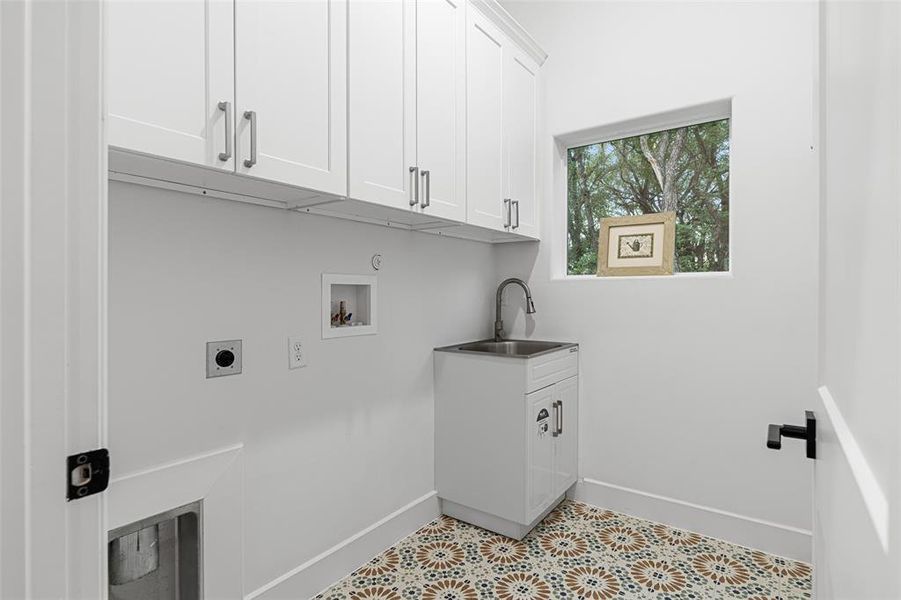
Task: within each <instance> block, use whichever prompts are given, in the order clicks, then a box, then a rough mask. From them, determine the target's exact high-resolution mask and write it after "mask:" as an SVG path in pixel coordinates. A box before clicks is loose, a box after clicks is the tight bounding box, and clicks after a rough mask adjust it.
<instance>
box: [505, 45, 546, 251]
mask: <svg viewBox="0 0 901 600" xmlns="http://www.w3.org/2000/svg"><path fill="white" fill-rule="evenodd" d="M505 50H506V52H505V59H504V157H505V164H504V172H505V174H506V176H507V182H506V186H505V188H506V193H505V197H507V198H510V200H511V202H512V217H511V223H510V231H514V232H516V233H520V234H523V235H529V236H534V235H537V233H538V214H537V213H538V204H537V198H536V193H537V189H538V186H537V181H536V177H537V173H538V165H537V163H536V155H535V146H536V143H537V139H536V135H537V133H536V127H537V121H536V119H537V93H538V86H537V74H538V66H537V65H536V64H535V63H534V62H533V61H532V60H531V59H529V58H528V57H527V56H526V55H525V53H524V52H522V51H521V50H519V49H518V48H517V47H516V46H514V45H512V44H508V45H507V47H506V48H505Z"/></svg>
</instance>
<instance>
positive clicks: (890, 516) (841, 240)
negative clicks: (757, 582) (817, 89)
mask: <svg viewBox="0 0 901 600" xmlns="http://www.w3.org/2000/svg"><path fill="white" fill-rule="evenodd" d="M820 10H821V11H823V13H822V14H821V20H820V22H821V24H822V27H823V29H822V30H821V35H822V40H821V44H820V48H821V71H820V73H821V77H822V87H821V93H822V94H823V95H822V97H821V113H820V118H821V127H820V131H821V133H822V134H823V136H822V138H821V140H822V142H823V143H824V144H825V145H824V147H823V148H821V153H822V154H821V162H820V166H821V169H822V180H821V181H822V188H821V189H822V193H823V199H822V206H823V211H822V215H821V221H820V223H821V227H822V230H821V240H823V243H822V244H821V252H822V254H821V261H822V265H821V270H820V273H821V284H820V291H821V306H820V327H821V329H820V335H819V341H820V357H821V362H820V383H821V386H822V387H820V389H819V396H820V406H819V407H817V408H816V413H817V429H818V432H817V440H818V444H817V446H818V447H817V459H816V460H815V461H813V464H814V551H813V557H814V581H815V592H816V597H817V598H819V599H820V600H828V599H832V598H837V599H844V598H849V599H850V598H854V599H876V598H878V599H884V598H901V568H899V565H901V543H899V542H901V486H899V478H901V446H899V440H901V403H899V398H901V389H899V365H901V283H899V275H898V274H899V273H901V245H899V232H901V214H899V212H901V202H899V189H901V170H899V169H898V165H899V164H901V141H899V140H901V45H899V40H901V5H899V4H897V3H867V2H841V1H834V0H829V1H828V2H825V3H823V4H821V5H820ZM800 417H801V416H800V415H799V419H800ZM786 450H788V451H791V452H801V451H802V450H801V449H800V448H799V447H798V445H797V444H796V443H793V441H792V440H788V441H786V442H784V443H783V447H782V452H786Z"/></svg>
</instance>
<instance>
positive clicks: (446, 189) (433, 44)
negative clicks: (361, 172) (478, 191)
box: [416, 0, 466, 221]
mask: <svg viewBox="0 0 901 600" xmlns="http://www.w3.org/2000/svg"><path fill="white" fill-rule="evenodd" d="M416 21H417V27H416V72H417V78H416V89H417V92H416V112H417V119H416V135H417V142H416V155H417V162H418V164H419V168H420V170H421V175H420V176H421V177H422V179H420V182H421V183H422V184H423V188H422V189H421V190H420V194H421V196H420V197H421V201H420V206H421V209H420V210H421V211H422V212H423V213H426V214H434V215H437V216H439V217H445V218H448V219H455V220H458V221H463V220H465V219H466V179H465V172H466V145H465V139H466V112H465V111H466V0H419V2H418V3H417V10H416ZM425 171H427V172H428V175H427V176H428V185H427V186H425V184H426V180H425V175H423V174H422V173H423V172H425ZM426 187H427V188H428V189H427V190H426ZM426 192H428V198H426ZM426 204H428V206H426Z"/></svg>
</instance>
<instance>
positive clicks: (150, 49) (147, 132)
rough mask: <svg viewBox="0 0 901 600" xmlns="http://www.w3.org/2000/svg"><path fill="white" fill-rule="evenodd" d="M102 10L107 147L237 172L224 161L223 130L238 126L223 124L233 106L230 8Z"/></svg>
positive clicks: (176, 5) (215, 0) (198, 0)
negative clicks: (104, 17) (106, 28)
mask: <svg viewBox="0 0 901 600" xmlns="http://www.w3.org/2000/svg"><path fill="white" fill-rule="evenodd" d="M105 6H106V13H107V27H108V33H107V42H108V43H107V48H106V56H107V64H106V79H107V82H108V84H107V112H108V121H107V123H108V141H109V144H110V145H111V146H116V147H119V148H125V149H128V150H137V151H140V152H146V153H148V154H154V155H157V156H164V157H167V158H173V159H177V160H182V161H186V162H191V163H196V164H201V165H207V166H210V167H219V168H222V169H229V170H230V169H233V168H234V158H233V156H232V157H229V156H228V155H227V154H226V150H227V148H226V126H229V127H230V126H231V125H232V124H233V123H234V121H231V122H229V123H226V119H232V117H233V115H232V114H231V112H232V105H233V102H234V6H233V4H232V3H231V2H222V1H219V0H208V1H202V0H186V1H184V2H150V1H135V2H108V3H106V5H105ZM220 102H222V103H223V105H222V106H223V107H224V108H227V110H225V109H220V108H219V103H220ZM226 102H227V103H228V104H227V105H226V104H224V103H226ZM230 146H231V144H230V142H229V149H230ZM220 153H222V157H223V158H224V160H221V159H220ZM231 154H233V153H231Z"/></svg>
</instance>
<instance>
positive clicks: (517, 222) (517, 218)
mask: <svg viewBox="0 0 901 600" xmlns="http://www.w3.org/2000/svg"><path fill="white" fill-rule="evenodd" d="M510 204H512V205H513V206H515V207H516V225H512V226H511V227H510V229H516V228H517V227H519V200H514V201H513V202H511V203H510ZM511 221H512V219H511Z"/></svg>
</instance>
